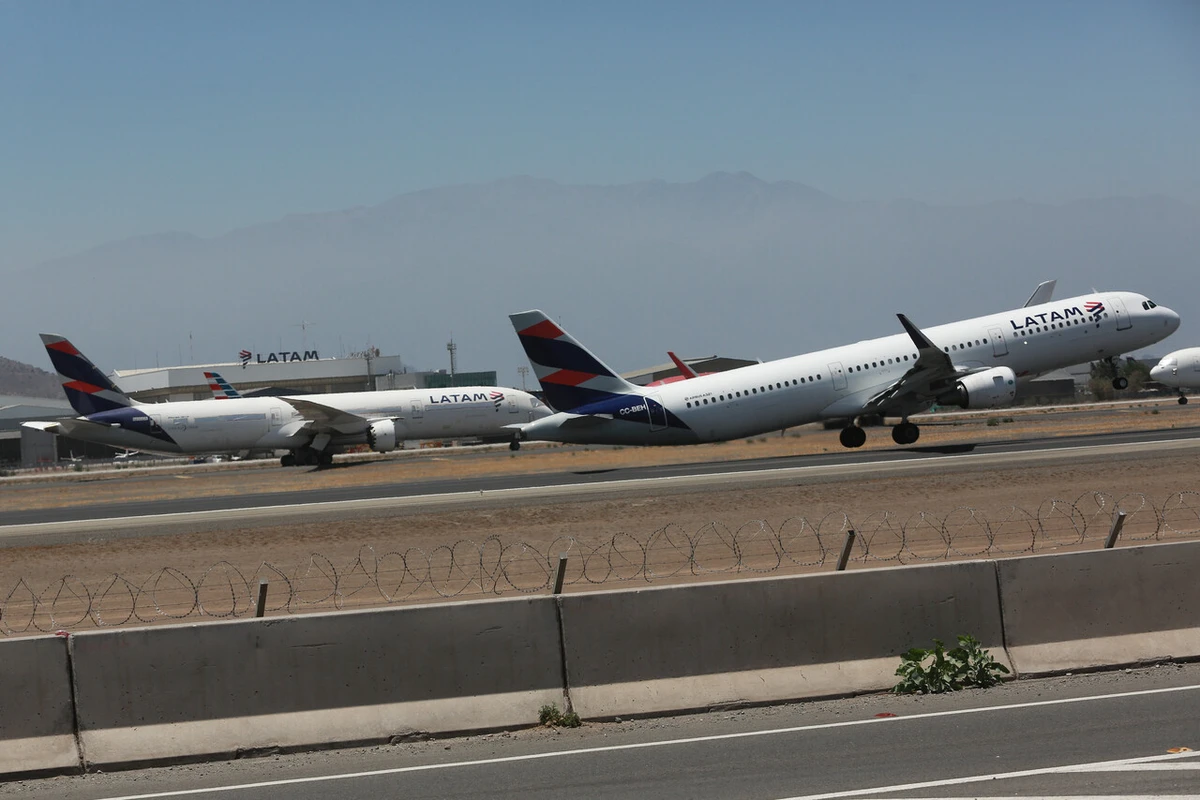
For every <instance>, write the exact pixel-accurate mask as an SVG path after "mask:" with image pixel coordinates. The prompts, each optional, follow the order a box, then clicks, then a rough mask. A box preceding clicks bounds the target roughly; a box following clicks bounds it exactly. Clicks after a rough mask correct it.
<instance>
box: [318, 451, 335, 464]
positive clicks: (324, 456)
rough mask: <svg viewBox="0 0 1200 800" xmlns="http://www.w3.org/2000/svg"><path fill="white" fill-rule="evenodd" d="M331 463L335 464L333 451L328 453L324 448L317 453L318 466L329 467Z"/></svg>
mask: <svg viewBox="0 0 1200 800" xmlns="http://www.w3.org/2000/svg"><path fill="white" fill-rule="evenodd" d="M331 464H333V453H328V452H325V451H324V450H322V451H321V452H320V453H317V466H319V467H328V466H330V465H331Z"/></svg>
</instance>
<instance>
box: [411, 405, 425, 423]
mask: <svg viewBox="0 0 1200 800" xmlns="http://www.w3.org/2000/svg"><path fill="white" fill-rule="evenodd" d="M411 408H412V419H420V418H421V417H423V416H425V406H424V405H422V403H421V401H420V400H413V401H412V406H411Z"/></svg>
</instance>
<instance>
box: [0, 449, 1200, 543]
mask: <svg viewBox="0 0 1200 800" xmlns="http://www.w3.org/2000/svg"><path fill="white" fill-rule="evenodd" d="M1197 445H1200V439H1170V440H1166V441H1158V442H1123V443H1115V444H1099V445H1078V446H1075V447H1061V448H1053V449H1050V450H1020V451H1016V452H1011V453H962V454H955V455H943V456H928V457H926V458H918V459H913V460H905V461H866V462H854V463H850V464H810V465H808V466H803V467H787V468H784V469H766V470H734V471H732V472H719V473H712V474H703V475H665V476H662V477H657V478H628V479H624V480H615V481H598V482H594V483H566V484H553V485H551V486H533V487H521V488H512V489H486V490H482V489H481V490H475V491H470V492H445V493H440V494H423V495H413V496H408V497H372V498H360V499H357V500H324V501H318V502H312V503H288V504H283V505H275V506H251V507H247V508H230V509H215V510H211V511H177V512H171V513H167V514H143V515H135V516H129V517H101V518H96V519H82V520H63V521H60V522H30V523H24V524H18V525H3V526H0V538H5V537H12V536H27V535H31V534H46V533H72V532H83V531H95V530H106V529H112V528H123V529H129V528H145V527H151V526H155V525H164V524H170V523H174V522H185V521H187V522H193V523H196V522H205V521H212V522H224V523H231V522H238V521H243V520H247V519H256V518H258V519H261V518H269V519H275V518H278V519H283V518H288V517H301V516H310V515H312V514H314V513H320V512H326V513H328V512H338V511H351V512H352V511H364V510H366V511H373V510H389V509H396V508H405V507H413V506H418V507H439V506H459V505H467V504H475V503H479V502H480V501H485V502H491V501H503V500H507V499H513V498H520V499H525V500H537V499H547V498H560V499H561V498H565V497H572V496H575V497H587V496H591V495H602V494H609V493H611V492H621V491H626V492H629V491H639V490H641V491H645V490H649V489H653V488H659V487H662V486H663V485H664V484H670V485H672V486H686V487H692V488H695V487H704V486H720V487H722V488H733V487H736V486H739V485H764V486H765V485H770V484H775V483H791V482H793V481H796V480H799V479H803V478H805V477H808V476H810V475H813V474H820V475H825V476H836V475H842V474H845V475H859V476H861V475H863V474H865V473H868V472H869V473H871V474H874V475H886V474H889V473H899V472H908V471H913V470H923V469H928V468H930V467H952V468H958V467H960V466H963V464H964V462H967V466H970V467H975V466H998V465H1003V464H1007V463H1012V462H1022V461H1024V462H1028V461H1037V462H1053V461H1062V460H1073V459H1076V458H1078V457H1080V456H1095V455H1103V454H1106V453H1109V452H1111V451H1112V450H1113V449H1119V450H1121V451H1128V450H1130V449H1131V448H1140V449H1141V450H1142V451H1150V452H1155V453H1166V452H1171V451H1178V450H1193V449H1195V448H1196V447H1197Z"/></svg>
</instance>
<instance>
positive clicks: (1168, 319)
mask: <svg viewBox="0 0 1200 800" xmlns="http://www.w3.org/2000/svg"><path fill="white" fill-rule="evenodd" d="M1159 308H1160V309H1162V311H1163V314H1164V316H1165V319H1164V324H1165V325H1166V326H1167V328H1169V329H1170V331H1171V333H1174V332H1175V331H1176V330H1178V329H1179V315H1178V314H1176V313H1175V312H1174V311H1172V310H1171V309H1169V308H1165V307H1163V306H1159Z"/></svg>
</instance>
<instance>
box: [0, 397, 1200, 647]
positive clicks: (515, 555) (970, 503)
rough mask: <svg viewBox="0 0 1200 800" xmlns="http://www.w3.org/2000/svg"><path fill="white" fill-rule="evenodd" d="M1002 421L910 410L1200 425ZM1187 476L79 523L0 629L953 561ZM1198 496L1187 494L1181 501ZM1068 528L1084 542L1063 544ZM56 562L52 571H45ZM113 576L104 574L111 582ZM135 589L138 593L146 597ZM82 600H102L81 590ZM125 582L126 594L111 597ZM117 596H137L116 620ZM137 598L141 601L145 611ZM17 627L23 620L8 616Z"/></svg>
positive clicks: (812, 488)
mask: <svg viewBox="0 0 1200 800" xmlns="http://www.w3.org/2000/svg"><path fill="white" fill-rule="evenodd" d="M994 416H996V417H999V415H994ZM1002 418H1003V419H1009V418H1011V419H1013V420H1014V421H1013V422H1002V423H998V424H992V425H988V424H987V418H986V417H976V418H970V417H963V418H954V419H953V420H948V421H946V422H944V423H943V424H938V425H930V424H926V425H924V426H923V434H922V444H925V443H926V442H930V443H945V444H948V443H954V442H958V441H978V440H981V439H985V438H1002V439H1013V438H1026V437H1041V436H1053V435H1070V434H1072V433H1087V432H1095V431H1097V430H1112V429H1114V428H1116V427H1120V428H1122V429H1129V428H1134V427H1140V428H1167V427H1185V426H1192V425H1197V424H1200V409H1196V408H1194V407H1192V406H1183V407H1181V406H1176V405H1174V404H1173V403H1172V404H1164V405H1161V406H1156V407H1149V406H1138V407H1132V408H1112V409H1105V410H1102V411H1089V412H1075V413H1038V412H1033V413H1029V412H1026V413H1022V414H1018V413H1014V412H1005V416H1004V417H1002ZM871 434H872V435H871V439H872V444H873V445H874V446H876V447H882V446H884V443H885V440H886V445H888V446H890V445H891V442H890V438H889V437H887V433H886V429H883V428H880V429H874V430H872V431H871ZM836 437H837V433H836V431H823V430H820V429H817V428H811V427H810V428H805V429H800V430H798V431H797V432H796V435H792V436H787V437H781V436H778V435H776V436H773V437H766V438H762V439H757V440H754V441H753V442H738V443H728V444H724V445H711V446H702V447H693V448H666V449H651V448H644V449H636V448H627V449H624V450H620V449H592V450H585V449H570V448H551V449H545V450H535V449H532V448H529V449H526V450H522V452H520V453H518V454H510V453H508V452H507V451H505V452H503V453H498V452H491V453H478V452H472V453H468V454H464V455H449V454H446V453H433V454H430V453H428V452H423V453H420V454H418V455H417V456H416V457H412V456H408V457H404V458H392V459H386V460H381V461H376V462H372V463H369V464H364V465H360V466H355V467H352V468H347V469H335V470H328V471H321V472H309V471H305V470H296V469H292V470H284V469H280V468H277V467H276V468H268V469H252V470H245V469H234V470H228V469H214V470H203V471H192V470H178V471H168V472H166V473H163V472H161V471H156V472H154V473H153V474H122V473H115V477H112V474H110V475H109V476H103V477H101V476H97V475H93V474H87V473H85V474H84V475H83V476H72V477H73V478H75V477H79V478H80V479H78V480H70V481H59V482H52V483H50V484H38V483H20V482H17V483H8V484H6V485H4V486H3V487H0V500H2V501H3V502H4V504H5V506H6V507H8V508H34V507H45V506H46V505H56V504H88V503H96V502H102V501H116V500H124V499H148V498H163V497H166V498H170V497H181V496H189V495H191V494H193V493H199V494H246V493H253V492H256V491H282V490H286V489H287V488H289V487H291V488H295V489H296V490H300V489H301V488H304V487H312V486H314V485H321V486H329V485H339V484H340V483H342V482H345V481H357V482H371V483H386V482H396V481H404V480H422V479H432V478H436V477H444V476H447V475H455V476H459V477H464V478H466V477H469V476H471V475H481V474H494V473H496V472H500V471H518V472H554V471H565V470H571V469H575V470H582V469H610V468H619V467H620V466H622V465H631V464H642V463H652V462H655V461H658V462H662V461H684V460H687V461H691V460H726V459H736V458H762V457H770V456H784V455H789V454H794V453H805V452H820V451H821V450H833V449H836V448H837V447H838V445H837V439H836ZM1198 477H1200V458H1197V457H1181V458H1171V459H1162V458H1147V457H1137V456H1128V455H1120V454H1114V455H1112V456H1109V457H1107V458H1105V459H1104V460H1083V459H1081V460H1080V461H1079V462H1078V463H1077V464H1073V465H1070V466H1055V467H1045V468H1016V469H1001V470H989V471H986V472H979V471H969V472H963V473H959V474H939V475H913V476H904V477H895V478H889V479H876V480H845V479H838V480H836V481H835V480H828V481H823V482H820V483H813V484H808V485H797V486H789V487H782V488H763V489H751V490H738V491H715V492H714V491H691V492H681V493H665V492H655V493H646V494H640V495H628V496H622V497H620V498H606V499H599V500H587V501H572V502H559V503H553V504H539V505H522V504H512V503H510V504H503V505H502V504H497V505H495V506H493V507H484V508H476V509H472V510H462V511H452V512H442V513H403V514H395V513H391V514H388V515H386V516H375V517H366V518H360V519H354V520H348V521H347V520H343V521H339V522H335V523H330V522H312V523H307V524H289V525H275V526H271V525H268V526H260V527H254V528H234V529H228V530H206V531H196V532H192V533H187V534H178V535H162V536H155V537H149V538H113V539H104V538H94V539H92V540H89V541H86V542H80V543H75V544H66V545H56V546H49V547H20V548H8V549H5V550H4V551H3V554H4V558H3V560H2V562H0V605H2V606H3V607H4V608H3V610H4V616H3V627H4V628H5V629H6V630H7V631H9V632H10V633H11V632H13V631H18V632H19V631H22V625H23V623H22V613H24V614H25V617H24V618H25V619H26V620H28V619H29V618H30V617H29V614H30V613H32V612H30V611H26V612H22V611H21V607H22V604H23V603H24V605H26V606H30V607H31V605H30V604H29V602H28V601H29V599H30V598H31V597H32V596H34V595H37V596H39V597H40V599H41V603H42V611H41V612H40V613H41V616H40V617H39V620H38V622H37V623H36V625H35V627H41V628H43V629H46V628H47V627H49V629H53V627H51V626H55V625H59V626H70V627H73V628H82V627H90V626H91V625H93V624H95V619H96V616H95V612H96V611H97V609H98V608H99V609H102V610H103V612H104V613H102V614H101V617H102V619H103V620H104V621H105V622H112V621H116V622H120V621H123V620H122V615H124V618H125V619H129V620H130V621H131V622H132V621H138V620H141V621H152V620H155V619H158V618H160V617H161V616H162V614H161V613H160V612H161V609H166V610H167V616H168V617H170V615H172V614H184V613H187V614H191V615H192V618H196V615H195V611H194V609H193V610H191V611H189V609H190V608H191V604H192V603H193V602H194V600H195V598H196V597H197V596H199V598H200V600H201V602H203V603H204V604H205V607H206V608H208V609H209V610H210V611H211V612H212V613H217V614H220V613H226V612H230V611H236V612H237V613H239V614H241V613H244V612H245V608H246V603H247V602H248V601H247V599H246V598H245V597H241V598H240V599H237V600H231V599H230V589H229V586H230V578H231V576H232V578H233V581H234V585H235V586H237V587H238V591H240V592H241V593H242V594H245V585H246V584H249V585H251V586H254V585H257V577H267V578H268V579H270V580H271V582H272V585H273V587H280V586H282V585H283V577H284V576H286V577H287V579H288V581H289V582H290V583H291V586H292V590H293V592H295V595H296V596H295V598H294V599H295V603H294V605H293V608H292V611H296V610H300V609H303V608H308V609H313V610H317V609H328V608H333V607H335V606H346V605H354V606H357V605H380V604H385V603H387V602H388V599H389V598H390V599H392V600H401V599H405V600H437V599H442V597H443V595H448V596H456V597H479V596H481V595H482V596H492V595H493V593H494V592H495V591H496V590H498V589H500V590H508V591H512V590H514V588H515V589H521V590H528V591H534V590H537V591H543V590H544V589H543V588H542V587H544V585H545V582H546V580H547V570H548V567H547V563H546V559H547V557H549V559H550V561H551V563H553V561H554V560H555V556H556V554H557V553H559V552H563V551H568V552H570V553H572V554H573V555H574V556H575V557H574V558H572V559H571V560H570V561H569V562H568V584H569V590H579V589H590V588H598V587H604V588H608V587H616V586H627V585H630V581H633V582H634V585H645V580H646V569H650V570H652V571H653V572H655V573H657V574H662V575H669V576H670V578H669V579H670V580H675V581H678V580H695V579H712V578H721V577H732V576H734V575H752V576H753V575H757V574H762V573H761V572H759V570H761V571H763V572H766V571H770V572H771V573H772V574H781V573H791V572H802V571H809V570H813V569H822V570H823V569H830V568H831V564H832V561H833V559H834V558H836V551H837V549H838V548H840V546H841V541H842V538H843V534H842V529H843V528H844V527H846V526H847V525H848V526H849V527H854V528H855V529H856V530H858V531H859V532H860V542H859V549H858V550H857V551H856V553H855V555H856V557H857V558H856V561H855V562H854V564H853V565H852V567H853V568H862V567H864V566H881V565H894V564H896V563H910V562H914V561H920V560H923V558H924V557H928V556H931V555H936V554H937V553H938V552H939V548H940V552H941V553H942V554H944V553H945V551H946V546H945V543H944V542H943V541H942V539H941V537H940V534H939V530H946V531H950V532H951V534H952V539H951V544H952V546H954V548H955V549H957V550H958V551H959V552H958V554H959V555H960V556H963V555H965V556H970V555H978V554H979V553H981V552H982V550H981V548H983V547H985V546H986V545H987V541H986V533H985V527H984V526H982V525H980V524H979V520H981V519H986V520H987V522H988V524H989V525H991V526H992V528H993V533H994V534H995V542H994V544H993V547H992V550H991V552H992V554H995V555H1009V554H1017V553H1020V552H1030V551H1031V550H1032V551H1035V552H1050V551H1053V550H1060V549H1067V548H1072V547H1078V546H1088V547H1094V546H1097V544H1096V542H1097V541H1098V540H1102V539H1103V536H1104V534H1105V533H1107V527H1108V519H1109V518H1110V517H1111V515H1112V513H1113V511H1114V509H1115V507H1116V506H1117V504H1119V505H1120V507H1121V508H1123V509H1125V510H1127V511H1128V512H1129V513H1130V517H1129V520H1128V522H1127V525H1126V528H1125V534H1124V535H1125V541H1126V542H1130V541H1134V540H1136V539H1137V538H1138V537H1146V536H1153V535H1154V534H1155V531H1161V529H1162V524H1161V522H1160V520H1159V515H1158V514H1156V513H1154V510H1155V509H1162V508H1164V507H1165V506H1169V505H1172V504H1173V507H1174V508H1175V509H1176V511H1175V512H1174V513H1175V516H1174V517H1173V519H1175V520H1176V522H1177V523H1178V524H1177V525H1176V527H1178V528H1181V529H1182V528H1186V527H1187V525H1184V524H1182V523H1179V520H1185V518H1186V519H1191V520H1193V524H1192V528H1193V529H1194V528H1195V527H1196V524H1195V523H1194V520H1195V518H1196V514H1195V512H1193V511H1191V510H1190V506H1189V507H1188V508H1184V507H1183V506H1188V503H1189V502H1190V501H1191V498H1190V496H1189V495H1186V494H1184V495H1183V496H1182V499H1183V500H1184V503H1183V504H1181V503H1180V499H1181V495H1180V493H1188V492H1194V491H1196V490H1198V489H1200V481H1198V480H1197V478H1198ZM1096 493H1100V494H1096ZM1053 501H1059V502H1058V503H1057V504H1055V503H1054V502H1053ZM1197 503H1200V501H1196V502H1193V503H1191V504H1192V505H1195V504H1197ZM922 514H924V517H922ZM1189 515H1190V516H1189ZM1030 518H1032V519H1035V520H1036V519H1042V520H1043V528H1046V529H1047V530H1049V531H1050V533H1049V534H1048V535H1047V534H1045V533H1043V534H1042V535H1040V536H1039V537H1037V538H1033V537H1032V536H1031V534H1030V526H1029V523H1028V519H1030ZM1002 521H1003V524H1002ZM1185 521H1186V520H1185ZM805 525H807V526H808V527H807V529H806V528H805ZM813 528H819V529H820V530H821V532H822V533H823V534H824V536H823V537H822V540H821V544H822V545H823V546H824V549H825V556H826V558H825V560H824V561H823V562H822V563H811V562H817V561H819V560H820V556H821V551H820V549H819V547H818V542H817V539H816V538H815V537H814V536H813V535H812V532H811V531H812V529H813ZM1084 529H1085V530H1084ZM1081 530H1082V532H1083V533H1086V535H1087V540H1088V541H1087V542H1083V543H1082V545H1081V543H1080V541H1079V539H1080V538H1081ZM656 532H658V535H657V536H655V533H656ZM772 536H774V539H773V540H772ZM568 537H569V538H568ZM652 537H653V540H652ZM1172 537H1174V538H1179V536H1178V535H1176V534H1172V533H1171V532H1170V531H1168V537H1167V538H1172ZM735 539H736V541H737V543H738V544H737V546H736V547H735V546H734V545H733V542H734V541H735ZM772 541H774V543H775V544H774V545H772V544H771V542H772ZM781 543H782V545H781ZM864 545H869V546H870V549H871V552H872V553H873V554H874V556H875V557H874V558H869V559H866V560H863V558H862V556H863V552H864V551H863V549H862V548H863V547H864ZM781 546H782V548H783V549H784V551H785V552H784V556H783V557H782V558H780V556H779V555H778V551H779V550H780V548H781ZM388 554H391V555H388ZM451 554H453V555H451ZM952 555H953V553H952ZM502 563H503V564H505V565H507V566H508V569H509V572H508V573H506V574H505V575H507V579H506V578H505V575H500V574H499V571H498V567H499V565H500V564H502ZM739 563H740V565H741V568H740V569H737V567H738V565H739ZM264 564H267V565H270V566H269V567H268V566H264ZM214 565H217V566H216V568H215V569H213V568H214ZM709 570H713V571H709ZM176 571H177V572H176ZM180 575H182V576H185V577H184V579H182V580H181V579H180V577H179V576H180ZM335 575H336V576H337V577H336V579H335V578H334V576H335ZM64 576H70V578H69V579H68V580H67V581H65V582H64V581H63V578H64ZM113 576H120V579H119V580H116V581H115V582H114V578H113ZM239 581H240V582H241V583H240V584H239V583H238V582H239ZM81 587H82V588H81ZM152 588H153V589H157V592H149V593H148V592H147V590H148V589H152ZM334 588H336V589H337V592H336V593H335V592H334ZM64 590H65V591H64ZM138 590H141V594H140V595H139V594H138ZM272 591H273V592H274V594H273V597H272V599H271V601H270V603H269V605H270V606H271V607H272V608H275V609H277V610H278V609H280V608H281V606H282V605H283V604H284V603H285V601H286V599H287V598H286V596H285V595H286V593H285V592H283V590H282V589H281V588H273V590H272ZM131 592H132V594H131ZM84 594H86V595H88V596H90V597H91V599H90V600H89V601H88V602H90V604H91V606H92V610H93V616H92V617H91V618H90V619H85V618H82V614H81V613H75V611H74V610H72V609H73V608H74V607H73V606H72V605H71V599H72V597H75V598H76V599H77V598H78V596H80V595H84ZM98 595H102V597H100V598H99V599H97V596H98ZM135 595H136V596H137V600H136V601H134V600H131V599H129V598H130V597H132V596H135ZM55 602H57V604H58V605H57V606H54V608H55V609H56V611H57V613H56V615H55V618H54V619H53V620H51V619H49V618H48V617H47V616H46V614H47V610H46V609H47V608H48V607H49V606H48V605H47V604H51V605H52V604H53V603H55ZM81 602H82V601H81ZM134 602H137V603H139V604H140V605H139V610H138V612H137V615H135V616H134V617H132V618H131V617H130V613H131V612H132V610H133V607H134V606H133V603H134ZM155 603H157V605H159V606H160V609H158V610H156V609H154V608H149V607H148V606H153V605H154V604H155ZM231 603H232V605H231ZM25 630H28V631H29V632H36V631H34V630H31V629H29V627H28V623H27V622H26V623H25Z"/></svg>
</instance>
